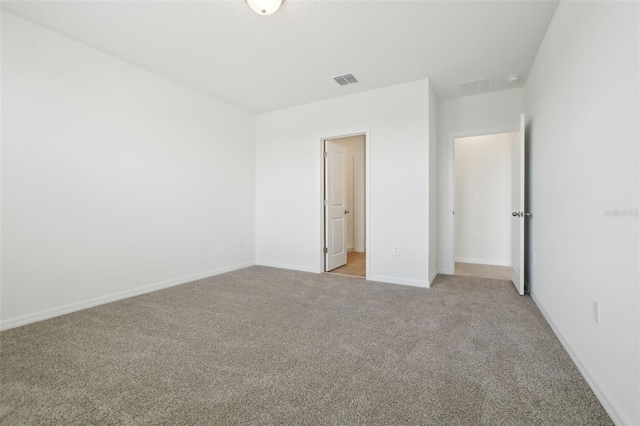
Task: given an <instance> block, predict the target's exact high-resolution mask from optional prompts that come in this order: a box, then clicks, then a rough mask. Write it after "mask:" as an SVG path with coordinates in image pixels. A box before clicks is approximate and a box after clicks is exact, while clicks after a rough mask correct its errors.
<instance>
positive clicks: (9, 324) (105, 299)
mask: <svg viewBox="0 0 640 426" xmlns="http://www.w3.org/2000/svg"><path fill="white" fill-rule="evenodd" d="M253 264H254V263H253V262H246V263H240V264H237V265H232V266H225V267H224V268H218V269H214V270H212V271H207V272H201V273H199V274H193V275H188V276H185V277H180V278H174V279H172V280H167V281H162V282H159V283H155V284H150V285H145V286H142V287H136V288H133V289H131V290H125V291H120V292H117V293H112V294H108V295H106V296H100V297H95V298H93V299H89V300H83V301H81V302H75V303H69V304H67V305H63V306H58V307H55V308H49V309H44V310H41V311H38V312H34V313H32V314H27V315H21V316H18V317H14V318H9V319H6V320H4V321H2V322H1V323H0V330H8V329H10V328H15V327H20V326H22V325H27V324H31V323H34V322H38V321H43V320H46V319H49V318H54V317H57V316H60V315H65V314H70V313H71V312H76V311H81V310H83V309H87V308H92V307H94V306H98V305H104V304H105V303H110V302H115V301H116V300H121V299H126V298H128V297H133V296H139V295H141V294H145V293H151V292H152V291H156V290H162V289H163V288H168V287H173V286H176V285H180V284H186V283H190V282H192V281H196V280H201V279H203V278H209V277H213V276H216V275H220V274H224V273H226V272H231V271H236V270H238V269H243V268H246V267H249V266H253Z"/></svg>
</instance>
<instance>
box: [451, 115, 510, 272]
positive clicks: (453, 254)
mask: <svg viewBox="0 0 640 426" xmlns="http://www.w3.org/2000/svg"><path fill="white" fill-rule="evenodd" d="M514 132H516V130H514V129H512V128H508V127H501V128H497V129H486V130H471V131H467V132H455V133H449V206H448V207H449V211H448V212H447V215H448V216H449V218H450V220H449V227H448V231H449V253H448V254H447V268H448V271H447V272H448V273H449V274H450V275H454V274H455V273H456V218H455V217H454V216H455V215H454V211H455V210H456V164H455V163H456V151H455V143H456V139H460V138H471V137H474V136H487V135H497V134H501V133H514Z"/></svg>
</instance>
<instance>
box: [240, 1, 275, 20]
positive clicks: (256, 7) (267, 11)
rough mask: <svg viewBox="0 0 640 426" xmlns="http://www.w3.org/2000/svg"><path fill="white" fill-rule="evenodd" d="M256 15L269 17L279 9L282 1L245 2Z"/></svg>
mask: <svg viewBox="0 0 640 426" xmlns="http://www.w3.org/2000/svg"><path fill="white" fill-rule="evenodd" d="M245 1H246V2H247V4H248V5H249V7H250V8H251V9H252V10H253V11H254V12H255V13H257V14H258V15H265V16H266V15H271V14H274V13H276V12H277V11H278V9H280V6H282V3H284V0H245Z"/></svg>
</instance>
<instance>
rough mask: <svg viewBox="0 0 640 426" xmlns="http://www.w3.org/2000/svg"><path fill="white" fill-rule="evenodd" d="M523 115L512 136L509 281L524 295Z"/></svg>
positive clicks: (526, 214) (525, 214)
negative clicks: (510, 269) (516, 130)
mask: <svg viewBox="0 0 640 426" xmlns="http://www.w3.org/2000/svg"><path fill="white" fill-rule="evenodd" d="M524 125H525V124H524V114H520V131H518V132H517V133H516V134H515V135H514V136H513V150H512V164H511V173H512V179H511V185H512V187H511V207H512V213H511V216H512V218H511V219H512V220H511V265H512V271H511V281H513V284H514V285H515V286H516V290H518V293H520V294H521V295H524V220H525V217H526V216H529V213H526V212H525V211H524V188H525V186H524V164H525V162H524V154H525V149H524V143H525V141H524Z"/></svg>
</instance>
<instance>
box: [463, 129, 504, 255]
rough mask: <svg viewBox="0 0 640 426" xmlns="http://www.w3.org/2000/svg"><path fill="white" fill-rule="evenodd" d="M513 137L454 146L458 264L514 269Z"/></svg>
mask: <svg viewBox="0 0 640 426" xmlns="http://www.w3.org/2000/svg"><path fill="white" fill-rule="evenodd" d="M512 143H513V133H501V134H497V135H486V136H474V137H468V138H458V139H456V140H455V162H454V164H455V191H454V192H455V197H456V202H455V212H456V214H455V215H454V218H455V232H454V234H455V252H456V256H455V260H456V262H465V263H480V264H485V265H501V266H510V265H511V221H512V220H513V218H512V217H511V144H512Z"/></svg>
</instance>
